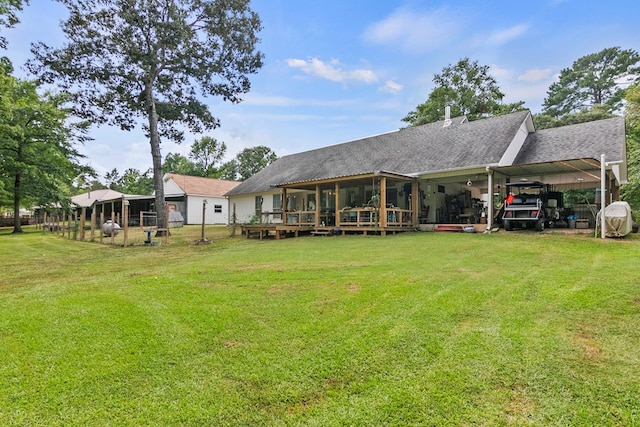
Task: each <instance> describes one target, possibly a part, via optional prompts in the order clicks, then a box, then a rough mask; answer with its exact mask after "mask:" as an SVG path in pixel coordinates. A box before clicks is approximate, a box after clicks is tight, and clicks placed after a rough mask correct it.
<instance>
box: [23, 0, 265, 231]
mask: <svg viewBox="0 0 640 427" xmlns="http://www.w3.org/2000/svg"><path fill="white" fill-rule="evenodd" d="M60 1H61V2H62V3H63V4H65V5H66V6H67V8H68V10H69V12H70V16H69V18H68V19H67V20H66V21H65V22H63V23H62V30H63V31H64V33H65V34H66V36H67V38H68V43H67V44H65V45H64V46H63V47H62V48H57V49H54V48H52V47H50V46H48V45H47V44H45V43H44V42H40V43H37V44H35V45H34V46H33V47H32V52H33V54H34V55H35V59H34V60H33V61H30V62H29V63H28V68H29V69H30V71H32V72H33V73H35V74H36V75H38V76H39V77H40V78H41V79H42V80H43V81H45V82H48V83H53V82H56V83H57V84H58V85H59V86H60V87H61V88H62V89H63V90H65V91H68V92H69V93H72V94H73V95H74V101H75V107H76V110H77V113H78V114H80V115H81V117H84V118H90V119H92V120H93V121H94V122H95V123H109V124H114V125H118V126H120V127H121V128H122V129H123V130H127V131H129V130H131V129H133V128H134V127H136V126H138V125H140V124H141V123H144V124H143V125H142V127H143V129H144V131H145V132H146V133H147V135H148V136H149V144H150V145H151V154H152V160H153V180H154V189H155V199H156V200H155V206H156V210H157V214H158V225H159V227H160V228H166V227H165V226H166V218H165V209H164V207H165V200H164V188H163V181H162V177H163V172H162V156H161V152H160V142H161V139H169V140H173V141H175V142H181V141H182V140H183V138H184V134H183V130H182V129H183V126H184V125H186V127H187V128H188V129H189V130H190V131H192V132H194V133H203V132H204V131H205V130H209V129H212V128H215V127H217V126H219V121H218V120H217V119H216V118H215V117H214V116H213V115H212V114H211V112H210V111H209V109H208V107H207V105H206V104H205V103H204V102H202V101H201V99H200V98H201V96H208V95H212V96H221V97H222V98H223V99H224V100H226V101H230V102H234V103H236V102H240V101H241V98H240V95H241V94H243V93H246V92H248V91H249V89H250V82H249V78H248V75H250V74H253V73H255V72H257V70H258V69H259V68H260V67H261V66H262V58H263V55H262V53H261V52H259V51H257V50H256V47H257V44H258V42H259V39H258V38H257V32H258V31H260V30H261V23H260V18H259V17H258V15H257V14H256V13H255V12H253V11H252V10H251V9H250V7H249V0H233V1H222V0H172V1H161V2H158V1H135V0H60ZM159 234H162V233H159Z"/></svg>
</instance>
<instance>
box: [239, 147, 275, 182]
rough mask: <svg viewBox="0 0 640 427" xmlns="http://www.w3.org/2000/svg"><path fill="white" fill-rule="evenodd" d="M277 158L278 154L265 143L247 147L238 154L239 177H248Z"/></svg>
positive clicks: (241, 178)
mask: <svg viewBox="0 0 640 427" xmlns="http://www.w3.org/2000/svg"><path fill="white" fill-rule="evenodd" d="M277 159H278V156H276V153H274V152H273V150H272V149H271V148H269V147H265V146H264V145H258V146H257V147H252V148H245V149H244V150H242V151H241V152H239V153H238V155H237V156H236V163H237V167H238V169H237V172H238V179H240V180H245V179H248V178H249V177H250V176H251V175H253V174H255V173H256V172H258V171H260V170H261V169H263V168H265V167H266V166H268V165H270V164H271V163H273V162H275V161H276V160H277Z"/></svg>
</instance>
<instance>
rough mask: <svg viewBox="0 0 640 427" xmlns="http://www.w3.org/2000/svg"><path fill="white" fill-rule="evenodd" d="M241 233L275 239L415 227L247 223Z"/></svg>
mask: <svg viewBox="0 0 640 427" xmlns="http://www.w3.org/2000/svg"><path fill="white" fill-rule="evenodd" d="M241 229H242V234H243V235H244V236H245V237H246V238H251V237H254V238H258V239H263V238H268V237H269V238H271V237H272V238H275V239H276V240H279V239H284V238H286V237H299V236H300V235H312V236H329V235H335V234H341V235H343V236H344V235H346V234H364V235H368V234H371V235H381V236H386V235H387V234H396V233H399V232H406V231H415V230H416V227H414V226H411V225H406V226H397V225H396V226H391V227H376V226H360V225H343V226H339V227H334V226H321V227H315V226H314V225H306V224H304V225H296V224H248V225H243V226H241Z"/></svg>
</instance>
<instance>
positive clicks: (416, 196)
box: [411, 179, 420, 227]
mask: <svg viewBox="0 0 640 427" xmlns="http://www.w3.org/2000/svg"><path fill="white" fill-rule="evenodd" d="M411 210H412V211H413V223H412V225H413V226H414V227H417V226H418V212H419V211H420V189H419V188H418V180H417V179H414V180H413V181H412V182H411Z"/></svg>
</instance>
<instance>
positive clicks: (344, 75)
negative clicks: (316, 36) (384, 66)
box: [287, 58, 378, 84]
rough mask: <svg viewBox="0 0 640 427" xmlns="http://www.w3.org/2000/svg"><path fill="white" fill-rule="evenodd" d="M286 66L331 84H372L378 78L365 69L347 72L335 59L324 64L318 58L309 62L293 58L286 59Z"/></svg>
mask: <svg viewBox="0 0 640 427" xmlns="http://www.w3.org/2000/svg"><path fill="white" fill-rule="evenodd" d="M287 64H288V65H289V67H291V68H297V69H299V70H301V71H302V72H304V73H305V74H308V75H310V76H314V77H320V78H322V79H325V80H329V81H332V82H338V83H344V84H347V83H350V82H354V83H365V84H372V83H376V82H377V81H378V76H377V75H376V73H375V72H373V71H371V70H365V69H356V70H352V71H347V70H345V69H344V68H343V66H342V64H340V61H338V60H337V59H332V60H331V61H329V62H324V61H321V60H320V59H318V58H311V59H309V60H304V59H295V58H293V59H287Z"/></svg>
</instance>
